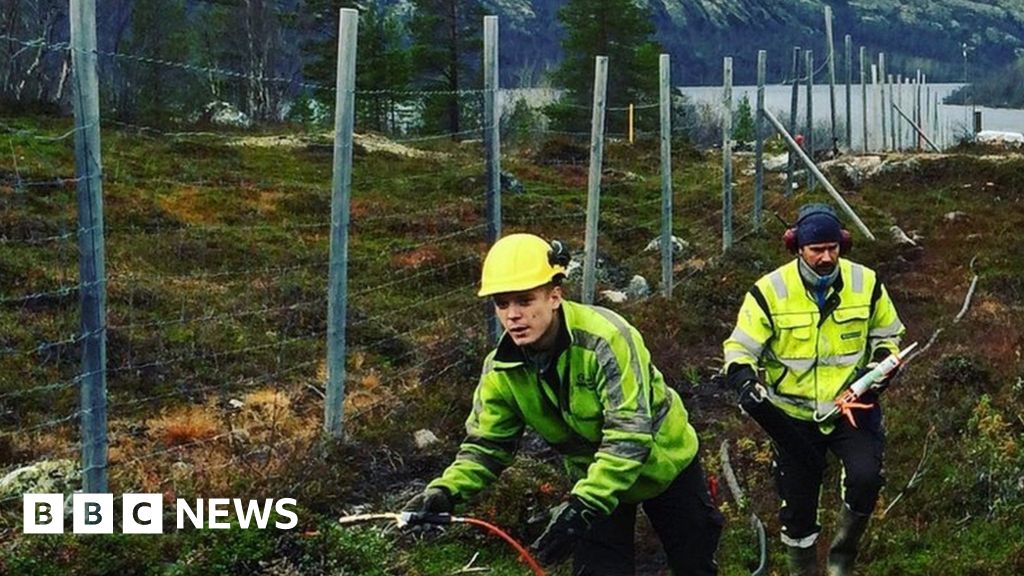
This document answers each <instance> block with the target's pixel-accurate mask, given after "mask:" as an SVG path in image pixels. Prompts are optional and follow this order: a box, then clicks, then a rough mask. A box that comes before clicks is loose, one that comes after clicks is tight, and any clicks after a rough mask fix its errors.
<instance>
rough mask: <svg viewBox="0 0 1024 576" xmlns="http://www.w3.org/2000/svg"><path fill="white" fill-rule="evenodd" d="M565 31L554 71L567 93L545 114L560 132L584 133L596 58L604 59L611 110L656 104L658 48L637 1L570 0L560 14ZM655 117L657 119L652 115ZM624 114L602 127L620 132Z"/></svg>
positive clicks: (647, 17) (612, 117)
mask: <svg viewBox="0 0 1024 576" xmlns="http://www.w3.org/2000/svg"><path fill="white" fill-rule="evenodd" d="M558 18H559V20H561V21H562V24H563V25H564V26H565V30H566V35H565V38H564V39H563V40H562V49H563V51H564V56H563V59H562V63H561V65H560V66H559V67H558V69H557V71H556V72H555V75H554V79H555V82H556V85H558V86H561V87H563V88H565V89H566V94H565V95H564V97H563V98H562V99H561V100H560V101H559V102H557V103H555V104H553V105H551V106H549V107H548V108H547V109H546V110H545V112H546V113H547V114H548V116H550V117H551V118H552V120H553V121H554V123H555V126H556V127H558V128H560V129H563V130H573V131H579V130H587V129H589V124H590V111H589V108H590V106H591V100H592V98H593V86H594V58H595V57H596V56H608V98H607V105H608V106H609V107H623V106H626V105H628V104H629V103H634V104H639V103H649V102H656V101H657V94H658V53H659V51H660V49H659V47H658V45H657V44H656V43H655V42H653V41H652V40H651V39H650V38H651V35H652V34H653V33H654V23H653V21H652V18H651V14H650V11H649V9H648V8H647V7H646V5H645V4H644V5H641V4H639V3H638V2H637V1H635V0H569V1H568V2H567V3H566V5H565V6H564V7H563V8H562V10H561V11H559V13H558ZM651 116H652V117H654V118H656V115H651ZM625 124H626V116H625V114H622V113H617V114H612V113H609V114H608V115H607V117H606V121H605V126H606V129H607V130H608V131H609V132H621V131H623V130H624V127H625Z"/></svg>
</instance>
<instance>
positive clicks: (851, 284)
mask: <svg viewBox="0 0 1024 576" xmlns="http://www.w3.org/2000/svg"><path fill="white" fill-rule="evenodd" d="M798 265H799V264H798V261H797V260H793V261H792V262H790V263H789V264H786V265H784V266H782V267H780V268H778V269H776V270H775V271H774V272H771V273H769V274H767V275H765V276H763V277H762V278H761V279H760V280H758V281H757V283H756V284H755V285H754V288H753V289H752V290H751V291H750V292H749V293H747V295H746V297H745V299H744V300H743V305H742V306H741V307H740V312H739V317H738V318H737V321H736V328H735V329H734V330H733V332H732V334H731V335H730V336H729V338H728V339H727V340H726V341H725V344H724V353H725V370H726V371H728V370H729V367H730V365H733V364H745V365H749V366H750V367H751V368H752V369H754V370H755V371H756V370H757V368H758V367H761V368H763V369H764V372H765V383H766V384H767V385H768V387H769V392H770V398H771V400H772V402H773V403H774V404H776V405H777V406H779V408H781V409H782V410H784V411H785V412H786V413H788V414H789V415H791V416H793V417H795V418H799V419H801V420H812V419H813V417H814V415H815V413H816V411H817V413H818V414H824V413H825V412H827V411H828V410H829V409H831V407H832V406H833V400H834V399H835V398H836V396H838V395H839V393H840V392H841V391H842V390H843V389H845V388H846V386H847V385H848V384H849V383H850V381H851V379H852V377H853V375H854V373H855V372H856V371H857V369H858V368H860V367H863V366H864V365H866V364H867V363H868V362H870V361H871V359H872V358H877V357H878V356H876V353H877V352H878V351H879V350H888V351H889V352H891V353H896V352H898V351H899V342H900V337H901V336H902V335H903V333H904V327H903V323H902V322H901V321H900V319H899V316H898V315H897V314H896V308H895V307H894V306H893V303H892V300H890V299H889V295H888V293H887V292H886V290H885V287H884V286H883V285H882V283H881V281H879V280H878V279H877V278H876V276H875V272H874V271H873V270H871V269H869V268H867V267H865V266H862V265H860V264H856V263H854V262H850V261H848V260H845V259H842V258H841V259H840V260H839V277H838V278H837V279H836V281H835V283H834V284H833V286H832V287H831V289H830V291H829V295H828V297H827V299H826V305H825V312H826V316H825V318H824V319H822V312H821V311H820V310H819V308H818V304H817V302H816V301H815V299H814V297H813V295H812V294H811V293H810V292H809V291H808V290H807V288H806V287H805V285H804V282H803V280H802V278H801V277H800V270H799V268H798Z"/></svg>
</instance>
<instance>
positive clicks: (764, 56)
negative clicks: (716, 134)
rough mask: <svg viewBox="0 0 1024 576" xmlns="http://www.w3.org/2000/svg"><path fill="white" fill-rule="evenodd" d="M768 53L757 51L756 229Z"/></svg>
mask: <svg viewBox="0 0 1024 576" xmlns="http://www.w3.org/2000/svg"><path fill="white" fill-rule="evenodd" d="M767 60H768V53H767V52H765V51H764V50H758V51H757V111H756V112H755V113H754V118H755V120H754V129H755V131H756V133H757V134H756V136H757V140H756V141H755V142H754V217H753V222H754V230H760V229H761V207H762V206H763V205H764V136H765V134H764V132H765V130H764V82H765V67H766V65H767Z"/></svg>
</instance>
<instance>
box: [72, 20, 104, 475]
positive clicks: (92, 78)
mask: <svg viewBox="0 0 1024 576" xmlns="http://www.w3.org/2000/svg"><path fill="white" fill-rule="evenodd" d="M70 10H71V15H70V16H71V66H72V71H73V74H74V76H73V81H74V94H73V103H74V114H75V180H76V182H77V185H76V188H77V193H78V251H79V260H78V272H79V292H80V296H81V298H80V301H81V313H82V319H81V326H82V373H81V375H80V378H81V388H80V395H79V398H80V400H79V401H80V406H79V418H80V424H81V434H82V488H83V490H84V491H85V492H88V493H100V492H107V372H106V370H107V367H106V365H107V325H106V322H107V271H106V253H105V252H106V250H105V240H104V236H103V162H102V158H101V156H100V105H99V103H100V98H99V79H98V72H97V57H96V3H95V0H71V5H70Z"/></svg>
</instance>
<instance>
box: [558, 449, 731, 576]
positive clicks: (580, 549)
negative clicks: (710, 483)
mask: <svg viewBox="0 0 1024 576" xmlns="http://www.w3.org/2000/svg"><path fill="white" fill-rule="evenodd" d="M640 505H641V506H643V507H644V512H645V513H646V514H647V517H648V518H649V519H650V521H651V525H652V526H653V527H654V531H655V532H657V534H658V538H659V539H660V540H661V545H662V547H664V549H665V554H666V556H667V557H668V565H669V568H671V569H672V572H673V574H675V575H676V576H689V575H694V576H697V575H701V576H703V575H706V574H717V573H718V564H717V563H716V562H715V551H716V550H717V549H718V537H719V535H720V534H721V532H722V524H723V523H724V520H723V518H722V514H721V513H720V512H719V511H718V508H717V507H716V506H715V505H714V503H713V502H712V501H711V496H710V495H709V494H708V487H707V483H706V482H705V480H704V470H703V469H702V468H701V466H700V461H699V460H698V459H697V458H694V459H693V462H692V463H690V465H689V466H687V467H686V468H685V469H684V470H683V471H682V472H680V473H679V476H677V477H676V479H675V480H673V481H672V484H670V485H669V487H668V488H667V489H665V491H664V492H662V493H661V494H659V495H658V496H655V497H654V498H651V499H649V500H645V501H643V502H641V503H640ZM636 507H637V505H636V504H620V505H619V506H618V508H616V509H615V511H614V512H612V514H611V515H610V516H608V517H606V518H603V519H601V520H600V521H598V522H596V523H595V524H594V525H593V526H592V527H591V529H590V530H589V531H588V532H587V534H586V535H585V536H584V537H583V539H582V540H581V541H580V543H579V544H577V546H576V549H575V550H574V552H573V571H572V573H573V576H632V574H633V573H634V570H635V566H634V563H635V558H636V552H635V548H634V528H635V525H636Z"/></svg>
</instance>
